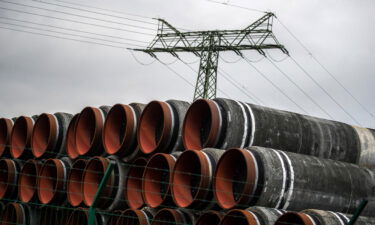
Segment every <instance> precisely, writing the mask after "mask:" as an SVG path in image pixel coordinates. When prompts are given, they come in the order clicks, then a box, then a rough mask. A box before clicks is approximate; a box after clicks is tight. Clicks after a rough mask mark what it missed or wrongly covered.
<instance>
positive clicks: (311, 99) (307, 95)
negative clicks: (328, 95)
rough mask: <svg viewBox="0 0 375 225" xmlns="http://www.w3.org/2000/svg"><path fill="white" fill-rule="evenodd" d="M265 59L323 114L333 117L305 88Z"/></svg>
mask: <svg viewBox="0 0 375 225" xmlns="http://www.w3.org/2000/svg"><path fill="white" fill-rule="evenodd" d="M267 60H268V61H269V62H270V63H271V64H272V65H273V66H274V67H275V68H276V69H277V70H278V71H279V72H280V73H281V74H282V75H283V76H284V77H285V78H286V79H287V80H289V81H290V82H291V83H292V84H293V85H294V86H295V87H297V88H298V90H300V91H301V92H302V93H303V94H304V95H305V96H306V97H307V98H308V99H310V101H311V102H312V103H314V105H316V106H317V107H318V108H319V109H320V110H321V111H322V112H323V113H324V114H326V115H327V116H328V117H329V118H331V119H333V117H332V116H331V114H329V113H328V112H327V111H326V110H325V109H324V108H323V107H322V106H321V105H320V104H319V103H318V102H316V101H315V100H314V98H312V97H311V96H310V95H309V94H308V93H307V92H306V91H305V90H303V89H302V88H301V87H300V86H299V85H298V84H297V83H296V82H295V81H294V80H293V79H291V78H290V77H289V76H288V74H286V73H285V72H284V71H283V70H282V69H281V68H280V67H279V66H277V65H276V64H275V63H274V62H273V61H272V60H270V59H268V58H267Z"/></svg>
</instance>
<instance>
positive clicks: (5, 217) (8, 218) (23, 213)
mask: <svg viewBox="0 0 375 225" xmlns="http://www.w3.org/2000/svg"><path fill="white" fill-rule="evenodd" d="M0 224H1V225H11V224H22V225H35V224H39V211H38V209H37V208H35V207H32V206H29V205H24V204H19V203H14V202H9V203H8V204H6V206H5V208H4V212H3V214H2V219H1V221H0Z"/></svg>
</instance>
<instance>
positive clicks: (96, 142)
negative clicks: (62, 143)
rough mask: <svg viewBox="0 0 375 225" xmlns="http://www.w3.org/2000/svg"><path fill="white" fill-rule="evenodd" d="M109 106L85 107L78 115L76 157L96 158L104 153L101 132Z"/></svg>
mask: <svg viewBox="0 0 375 225" xmlns="http://www.w3.org/2000/svg"><path fill="white" fill-rule="evenodd" d="M109 109H110V107H109V106H101V107H99V108H95V107H86V108H84V109H83V110H82V111H81V113H80V114H79V117H78V120H77V124H76V128H75V135H74V136H75V145H76V151H77V153H78V155H90V156H97V155H102V154H103V153H104V149H103V143H102V131H103V126H104V121H105V118H106V115H107V113H108V111H109Z"/></svg>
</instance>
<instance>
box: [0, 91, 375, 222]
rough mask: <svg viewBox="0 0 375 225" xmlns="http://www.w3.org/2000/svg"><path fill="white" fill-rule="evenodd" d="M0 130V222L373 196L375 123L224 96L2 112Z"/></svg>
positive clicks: (214, 218)
mask: <svg viewBox="0 0 375 225" xmlns="http://www.w3.org/2000/svg"><path fill="white" fill-rule="evenodd" d="M0 131H1V137H0V140H1V146H2V148H1V151H0V152H1V157H2V159H1V160H0V168H1V181H2V184H1V186H0V188H1V189H0V194H1V196H0V197H1V199H2V200H3V201H2V205H1V207H2V224H27V225H33V224H51V223H52V222H51V221H57V222H58V224H69V225H70V224H88V223H89V220H90V218H91V219H92V220H93V222H94V224H97V225H104V224H108V225H109V224H111V225H112V224H116V225H119V224H144V225H146V224H152V225H160V224H165V225H167V224H199V225H203V224H206V225H208V224H210V225H216V224H217V225H219V224H221V225H234V224H242V225H245V224H246V225H260V224H266V225H268V224H277V225H279V224H300V225H311V224H322V225H336V224H337V225H342V224H346V223H348V222H349V220H350V219H351V215H352V214H354V213H356V211H357V210H358V207H359V206H360V205H361V203H362V202H363V201H368V200H371V199H373V198H374V196H375V189H374V187H375V173H374V170H373V169H374V167H375V160H374V159H375V136H374V134H375V132H374V130H371V129H367V128H361V127H356V126H351V125H348V124H345V123H341V122H335V121H329V120H325V119H320V118H315V117H311V116H306V115H302V114H297V113H292V112H286V111H280V110H277V109H272V108H267V107H262V106H258V105H253V104H248V103H244V102H238V101H234V100H229V99H222V98H216V99H213V100H205V99H200V100H197V101H195V102H194V103H192V104H189V103H188V102H184V101H178V100H168V101H166V102H162V101H152V102H150V103H148V104H147V105H145V104H140V103H130V104H128V105H122V104H117V105H114V106H112V107H109V106H101V107H99V108H95V107H86V108H84V109H83V110H82V111H81V112H80V113H77V114H76V115H71V114H67V113H55V114H48V113H44V114H41V115H37V116H33V117H27V116H21V117H18V118H14V119H5V118H3V119H1V120H0ZM109 168H110V169H109ZM104 177H105V178H104ZM102 182H104V183H103V184H104V185H100V184H101V183H102ZM99 189H100V190H99ZM374 211H375V205H374V204H373V202H370V204H367V206H366V207H365V209H364V210H363V211H362V212H361V216H360V217H359V218H358V220H357V223H358V224H375V218H374V217H373V216H374ZM54 224H56V223H55V222H54Z"/></svg>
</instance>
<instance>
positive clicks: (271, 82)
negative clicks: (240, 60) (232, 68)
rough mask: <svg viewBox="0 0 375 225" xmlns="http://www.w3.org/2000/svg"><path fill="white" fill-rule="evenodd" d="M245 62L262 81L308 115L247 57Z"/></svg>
mask: <svg viewBox="0 0 375 225" xmlns="http://www.w3.org/2000/svg"><path fill="white" fill-rule="evenodd" d="M244 60H245V62H247V64H249V65H250V66H251V67H252V68H254V70H255V71H257V73H259V74H260V75H261V76H262V77H263V78H264V79H266V80H267V81H268V82H269V83H270V84H271V85H272V86H273V87H274V88H276V89H277V90H278V91H279V92H280V93H281V94H282V95H284V96H285V97H286V98H287V99H289V101H291V102H292V103H293V104H294V105H295V106H297V107H298V108H299V109H300V110H301V111H303V112H304V113H306V114H308V113H307V111H306V110H305V109H303V108H302V107H301V106H300V105H299V104H298V103H297V102H296V101H294V100H293V99H292V98H291V97H289V96H288V95H287V94H286V93H285V92H284V91H283V90H282V89H281V88H280V87H279V86H277V85H276V84H275V83H274V82H273V81H272V80H270V79H269V78H268V77H267V76H266V75H265V74H264V73H262V71H260V70H259V69H258V68H257V67H256V66H254V65H253V64H252V63H251V62H250V61H249V59H248V58H247V57H244Z"/></svg>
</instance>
